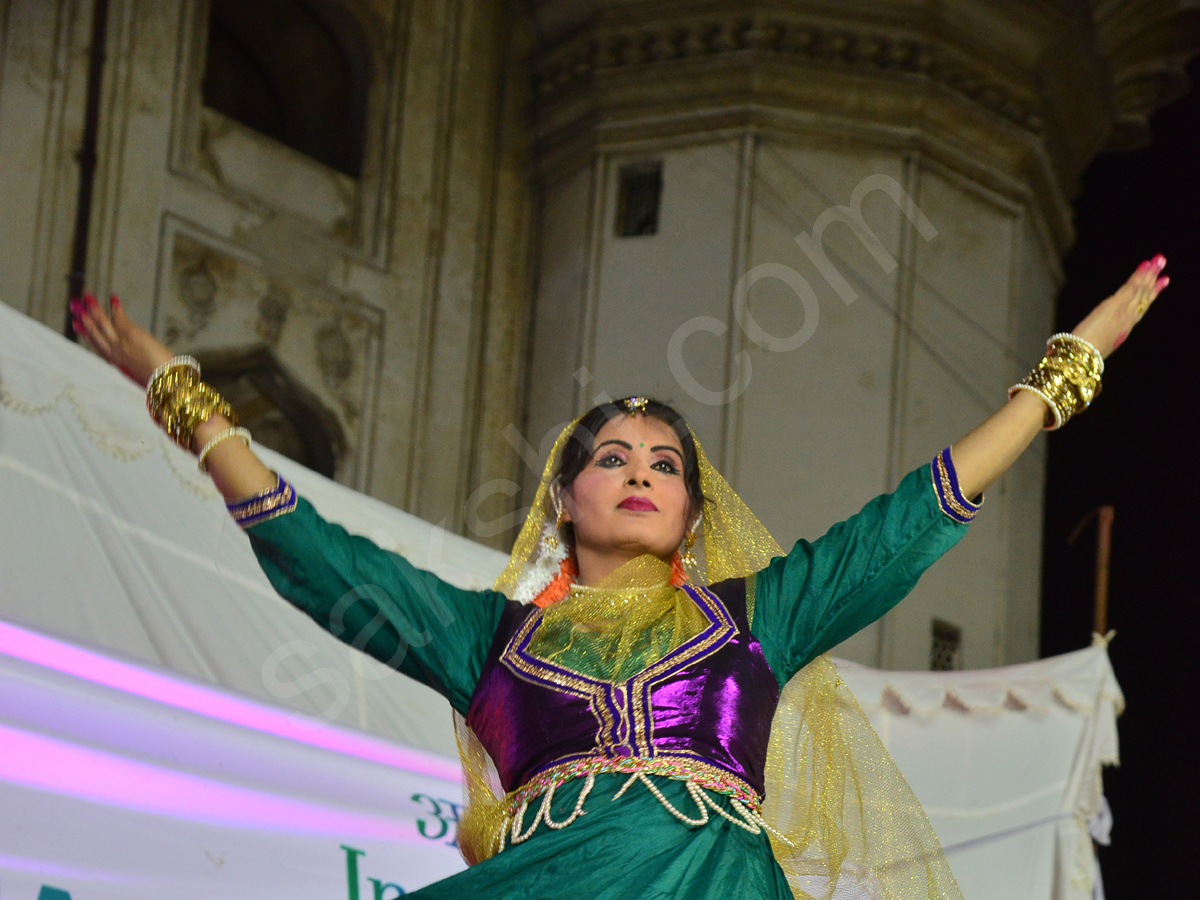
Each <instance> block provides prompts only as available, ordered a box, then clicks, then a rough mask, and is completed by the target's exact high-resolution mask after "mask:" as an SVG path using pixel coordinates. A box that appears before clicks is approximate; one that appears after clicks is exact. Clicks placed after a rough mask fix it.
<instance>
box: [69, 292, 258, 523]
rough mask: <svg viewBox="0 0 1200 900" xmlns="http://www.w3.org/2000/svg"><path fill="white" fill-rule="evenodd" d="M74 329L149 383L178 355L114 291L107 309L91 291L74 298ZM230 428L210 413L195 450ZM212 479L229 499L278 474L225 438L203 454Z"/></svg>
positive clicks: (247, 493)
mask: <svg viewBox="0 0 1200 900" xmlns="http://www.w3.org/2000/svg"><path fill="white" fill-rule="evenodd" d="M71 315H72V319H73V323H74V326H75V333H76V334H78V335H79V336H80V337H82V338H83V339H84V340H85V341H86V342H87V343H88V345H89V346H91V348H92V349H93V350H95V351H96V352H97V353H98V354H99V355H100V356H102V357H103V358H104V359H106V360H108V361H109V362H110V363H112V364H113V365H114V366H116V367H117V368H119V369H120V370H121V371H122V372H124V373H125V374H126V375H128V376H129V377H130V378H132V379H133V380H134V381H135V382H137V383H138V384H139V385H140V386H141V387H143V388H144V387H145V386H146V383H147V382H148V381H149V380H150V376H151V375H152V374H154V370H155V369H157V368H158V367H159V366H161V365H163V364H164V363H166V362H167V361H169V360H170V359H172V358H173V357H174V354H173V353H172V352H171V351H170V350H168V349H167V348H166V347H165V346H163V344H162V343H160V342H159V341H158V340H156V339H155V338H154V336H153V335H152V334H150V332H148V331H146V330H145V329H144V328H142V327H141V326H139V325H138V324H137V323H135V322H134V321H133V320H132V319H130V318H129V317H128V316H127V315H125V310H124V308H122V306H121V301H120V300H118V299H117V298H116V297H113V298H112V300H111V301H110V306H109V309H108V310H105V309H104V307H103V306H102V305H101V304H100V303H99V302H97V300H96V298H95V297H92V296H91V295H90V294H89V295H87V296H85V297H84V298H83V299H82V300H72V301H71ZM227 428H229V421H228V420H227V419H226V418H225V417H224V416H221V415H214V416H211V417H210V418H209V419H208V420H206V421H204V422H202V423H201V424H200V425H199V426H197V428H196V431H195V433H194V435H193V438H192V450H193V451H195V452H199V451H200V450H201V449H202V448H203V447H204V445H205V444H207V443H208V441H209V440H210V439H211V438H213V437H215V436H216V435H218V434H220V433H221V432H222V431H225V430H226V429H227ZM205 463H206V467H207V471H208V474H209V475H211V476H212V480H213V484H215V485H216V487H217V490H219V491H220V492H221V494H222V495H224V497H225V499H226V500H227V501H233V500H238V499H240V498H242V497H249V496H252V495H254V494H259V493H262V492H263V491H267V490H270V489H271V488H272V487H274V486H275V475H274V474H273V473H272V472H271V470H270V469H268V468H267V467H266V466H265V465H263V463H262V461H261V460H259V458H258V457H257V456H255V455H254V452H253V451H252V450H251V449H250V448H249V447H247V446H246V445H245V444H243V443H242V442H241V441H222V442H221V443H219V444H217V446H216V447H214V448H213V449H212V452H211V453H209V455H208V458H207V459H206V460H205Z"/></svg>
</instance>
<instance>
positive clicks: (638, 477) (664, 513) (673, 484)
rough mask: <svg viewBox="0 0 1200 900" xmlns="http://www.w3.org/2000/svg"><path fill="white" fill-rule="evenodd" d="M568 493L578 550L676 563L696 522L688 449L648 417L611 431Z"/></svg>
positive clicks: (603, 433)
mask: <svg viewBox="0 0 1200 900" xmlns="http://www.w3.org/2000/svg"><path fill="white" fill-rule="evenodd" d="M567 494H568V496H567V498H565V502H564V506H565V508H566V512H565V515H564V519H565V520H566V521H569V522H571V523H573V524H574V526H575V545H576V548H577V550H578V549H580V548H587V549H590V550H594V551H597V552H600V553H606V554H607V553H611V552H613V551H620V552H625V553H628V554H629V555H630V556H635V555H640V554H642V553H652V554H654V555H655V556H658V557H659V558H661V559H670V558H671V555H672V554H673V553H674V552H675V551H676V550H677V549H678V548H679V545H680V543H681V542H682V541H683V536H684V532H685V531H686V529H687V526H688V524H689V522H690V514H691V501H690V498H689V497H688V492H687V485H686V483H685V481H684V477H683V447H682V446H681V444H680V443H679V438H678V437H677V436H676V434H675V431H674V430H673V429H672V428H671V426H669V425H667V424H666V423H665V422H663V421H661V420H659V419H654V418H651V417H649V416H645V415H641V416H635V417H633V418H631V417H629V416H618V417H616V418H615V419H611V420H610V421H608V422H606V423H605V424H604V427H602V428H601V429H600V431H599V433H597V435H596V439H595V441H594V442H593V444H592V455H591V459H590V460H589V461H588V464H587V466H585V467H584V469H583V471H582V472H580V473H579V475H577V476H576V477H575V481H574V482H573V483H572V484H571V486H570V488H569V489H568V490H567Z"/></svg>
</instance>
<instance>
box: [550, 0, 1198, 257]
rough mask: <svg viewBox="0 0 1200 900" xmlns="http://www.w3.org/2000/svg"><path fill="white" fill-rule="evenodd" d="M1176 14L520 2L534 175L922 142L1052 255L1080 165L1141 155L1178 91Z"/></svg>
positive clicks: (1189, 27)
mask: <svg viewBox="0 0 1200 900" xmlns="http://www.w3.org/2000/svg"><path fill="white" fill-rule="evenodd" d="M1189 6H1190V4H1189V3H1187V2H1185V0H1136V2H1134V0H1093V3H1092V4H1091V5H1087V4H1067V3H1058V2H1053V3H1047V2H1037V3H1035V2H1033V0H1008V2H1001V0H949V2H945V3H939V4H931V3H904V4H901V3H883V4H881V3H878V2H875V3H868V2H865V0H842V2H839V3H831V2H826V0H772V2H753V0H752V2H740V3H734V2H731V0H658V2H651V0H639V2H631V0H592V2H588V3H584V2H582V0H537V2H535V3H534V11H535V16H536V17H537V20H538V23H539V26H540V28H541V36H542V49H541V51H540V53H539V54H538V55H536V56H535V63H534V72H535V75H534V79H535V84H534V94H535V108H536V121H537V130H538V140H539V146H538V149H539V164H540V166H541V170H542V171H541V175H542V178H543V181H544V182H546V183H548V182H552V181H554V180H556V179H557V178H558V177H561V176H562V175H565V174H567V173H569V172H570V171H572V170H575V169H577V168H579V167H581V166H584V165H587V164H588V161H589V160H590V159H591V158H592V155H593V151H594V148H595V147H596V146H597V145H600V144H604V145H606V146H610V147H612V146H621V145H625V146H632V145H633V144H635V143H636V142H638V141H640V140H645V139H662V138H678V137H680V136H684V135H688V134H691V135H693V136H694V135H703V134H705V133H708V134H715V133H719V132H720V131H722V130H731V129H744V128H755V129H760V130H761V129H777V128H780V127H782V128H783V129H784V130H785V131H786V130H789V129H790V130H792V131H793V132H796V133H797V134H799V133H803V134H804V135H806V136H808V137H810V138H813V139H816V138H817V137H818V136H820V135H824V137H826V138H830V139H833V140H838V139H839V138H841V139H846V138H847V137H848V136H849V135H850V133H851V132H853V133H854V135H853V137H851V138H849V139H851V140H853V141H855V142H858V143H860V144H861V143H863V141H864V136H865V135H866V134H867V133H868V132H871V131H872V130H873V132H874V137H869V138H865V139H866V141H867V142H868V143H870V142H872V141H874V142H876V143H888V144H890V145H891V146H893V147H895V148H896V149H903V148H909V149H914V150H920V151H922V152H930V149H929V148H930V146H933V145H936V146H937V147H938V148H940V149H938V150H936V151H933V152H934V154H935V155H938V154H940V155H941V156H942V161H943V162H945V163H946V164H948V165H950V166H951V167H952V168H956V169H959V170H961V171H964V172H966V171H968V170H973V171H972V177H974V174H973V172H974V171H978V170H979V169H981V168H982V169H988V170H990V171H991V172H992V173H993V174H992V178H991V180H992V181H993V182H996V181H1000V180H1003V179H1012V182H1013V184H1016V185H1021V187H1020V188H1019V189H1018V190H1019V191H1020V192H1021V193H1023V194H1026V195H1027V196H1032V197H1033V198H1034V203H1035V205H1039V206H1040V207H1041V208H1042V214H1043V215H1044V216H1045V218H1046V221H1047V222H1048V223H1049V227H1050V229H1051V231H1052V232H1053V233H1054V234H1055V235H1056V239H1055V240H1056V244H1057V245H1058V246H1059V249H1060V250H1065V249H1066V247H1067V246H1069V244H1070V242H1071V240H1072V232H1071V226H1070V209H1069V205H1068V201H1069V199H1070V197H1072V196H1073V195H1074V193H1075V191H1076V190H1077V187H1078V179H1079V177H1080V175H1081V174H1082V173H1083V170H1084V169H1085V168H1086V167H1087V164H1088V163H1089V162H1090V161H1091V160H1092V159H1093V158H1094V156H1095V154H1096V153H1097V152H1099V151H1100V150H1102V149H1104V148H1105V147H1106V146H1107V147H1111V148H1120V147H1126V146H1135V145H1136V144H1137V143H1138V142H1140V141H1144V140H1145V137H1146V119H1147V117H1148V116H1149V115H1150V113H1151V112H1153V110H1154V109H1156V108H1157V107H1158V106H1160V105H1162V104H1163V103H1165V102H1168V101H1169V100H1170V99H1173V98H1174V97H1176V96H1178V94H1179V93H1180V92H1181V91H1182V90H1183V89H1184V88H1185V86H1186V79H1185V77H1184V76H1183V67H1184V65H1185V64H1186V62H1187V60H1188V59H1189V58H1190V57H1191V56H1192V55H1193V54H1194V53H1195V52H1196V50H1198V49H1200V10H1196V9H1189V8H1188V7H1189ZM1093 15H1094V18H1093ZM789 122H791V123H792V124H791V125H789V124H788V123H789ZM797 122H802V125H801V126H797V125H795V123H797ZM797 129H799V130H797ZM825 132H828V133H827V134H825Z"/></svg>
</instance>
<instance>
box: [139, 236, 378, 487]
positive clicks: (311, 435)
mask: <svg viewBox="0 0 1200 900" xmlns="http://www.w3.org/2000/svg"><path fill="white" fill-rule="evenodd" d="M164 248H166V249H167V250H168V251H169V252H168V253H167V254H166V256H165V259H164V261H163V274H164V279H163V281H164V287H165V289H164V290H163V291H162V293H161V299H160V304H159V307H158V309H157V310H156V312H155V316H156V318H157V319H158V320H159V324H158V330H159V331H160V333H161V334H162V336H163V339H164V340H165V341H166V342H167V343H168V344H170V345H173V346H184V347H187V348H189V351H190V352H192V353H193V354H195V355H197V356H199V357H201V358H203V359H204V360H205V362H206V363H207V364H206V366H205V371H206V373H210V374H212V375H213V378H214V380H215V381H216V382H220V383H222V384H223V385H227V386H228V387H229V388H230V389H231V394H230V399H231V402H234V404H235V406H237V405H238V403H239V399H240V401H241V403H242V404H243V406H244V407H245V410H246V414H245V415H244V416H243V418H249V419H251V420H253V418H254V415H253V414H252V411H254V410H257V413H256V415H257V416H258V421H259V423H260V425H261V427H259V426H252V429H251V430H252V431H254V433H255V437H256V439H257V440H259V441H260V442H262V443H264V444H266V445H267V446H272V448H273V449H277V450H279V451H280V452H283V453H286V454H288V455H290V456H296V457H297V458H299V459H300V460H301V461H302V462H306V463H308V464H310V465H312V466H313V467H314V468H317V469H318V470H322V471H325V474H328V475H329V476H330V477H336V478H338V479H339V480H343V481H349V482H351V483H353V482H354V481H355V476H356V473H357V471H358V469H359V468H361V467H362V466H363V465H364V464H365V461H364V459H363V452H362V450H363V448H364V447H365V446H367V444H366V439H367V434H368V429H369V427H370V419H371V416H372V413H373V410H372V409H371V408H370V405H371V402H372V398H373V397H374V396H375V382H376V381H377V378H378V368H379V353H380V340H381V338H380V334H381V330H382V313H381V312H380V311H379V310H378V309H376V308H374V307H372V306H370V305H369V304H366V303H364V302H363V301H362V300H361V299H360V298H355V297H351V296H347V295H344V294H339V293H336V292H334V291H332V290H330V289H329V288H328V287H326V286H323V285H319V284H313V283H306V282H304V281H301V280H299V279H297V278H295V276H294V275H293V274H291V273H280V272H273V271H272V268H271V266H270V265H269V264H268V263H266V262H264V261H263V260H261V259H256V258H254V257H251V256H248V255H247V254H246V253H245V252H244V250H240V249H238V248H234V247H230V246H227V245H224V244H223V243H222V242H219V241H215V240H213V239H212V238H211V237H205V236H201V235H197V234H195V233H194V232H190V231H189V230H188V229H187V228H186V226H183V225H182V224H181V223H180V224H177V226H176V227H175V228H174V229H173V230H172V232H171V237H170V240H169V241H167V242H165V243H164ZM235 386H236V389H234V387H235ZM239 412H241V409H239ZM260 431H261V434H260ZM305 435H308V436H307V437H305ZM306 448H307V449H306ZM322 448H324V449H322Z"/></svg>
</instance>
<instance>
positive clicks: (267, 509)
mask: <svg viewBox="0 0 1200 900" xmlns="http://www.w3.org/2000/svg"><path fill="white" fill-rule="evenodd" d="M275 477H276V478H277V479H278V480H277V481H276V482H275V487H273V488H271V489H270V490H267V491H263V492H262V493H260V494H255V495H254V496H253V497H247V498H246V499H245V500H238V501H237V502H236V503H226V504H225V508H226V509H228V510H229V514H230V515H231V516H233V520H234V521H235V522H237V523H238V525H240V526H241V527H242V528H250V527H251V526H253V525H257V524H258V523H259V522H265V521H267V520H268V519H274V518H276V517H277V516H282V515H285V514H287V513H290V512H292V511H293V510H294V509H295V508H296V502H297V496H296V489H295V488H293V487H292V486H291V485H290V484H288V483H287V482H286V481H284V480H283V479H282V478H280V477H279V476H278V475H277V476H275Z"/></svg>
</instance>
